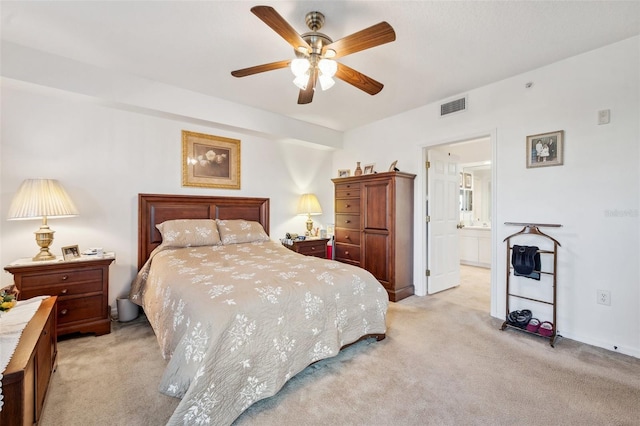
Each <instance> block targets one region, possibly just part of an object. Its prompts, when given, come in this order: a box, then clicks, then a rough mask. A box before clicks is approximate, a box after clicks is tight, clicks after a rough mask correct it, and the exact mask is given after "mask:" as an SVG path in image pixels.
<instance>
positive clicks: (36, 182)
mask: <svg viewBox="0 0 640 426" xmlns="http://www.w3.org/2000/svg"><path fill="white" fill-rule="evenodd" d="M70 216H78V210H77V209H76V206H75V205H74V204H73V201H71V198H69V195H67V193H66V191H65V190H64V188H63V187H62V185H60V182H58V181H57V180H55V179H27V180H25V181H24V182H22V185H20V188H19V189H18V193H17V194H16V195H15V196H14V197H13V200H12V201H11V206H10V207H9V214H8V217H7V219H8V220H20V219H40V218H42V226H40V229H38V230H37V231H36V232H34V234H35V235H36V242H37V243H38V245H39V246H40V252H39V253H38V254H37V255H35V256H34V257H33V260H35V261H41V260H53V259H55V258H56V257H55V256H54V255H52V254H51V252H50V251H49V246H50V245H51V243H52V242H53V234H54V232H55V231H52V230H51V229H50V228H49V226H48V225H47V218H58V217H70Z"/></svg>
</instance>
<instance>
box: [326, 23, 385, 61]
mask: <svg viewBox="0 0 640 426" xmlns="http://www.w3.org/2000/svg"><path fill="white" fill-rule="evenodd" d="M395 39H396V32H395V31H394V30H393V27H391V25H389V24H388V23H387V22H384V21H383V22H380V23H379V24H376V25H373V26H371V27H369V28H365V29H364V30H362V31H358V32H357V33H353V34H351V35H349V36H346V37H345V38H341V39H340V40H337V41H334V42H333V43H331V44H328V45H326V46H325V47H324V48H323V49H322V55H323V56H324V55H325V53H326V51H327V50H329V49H331V50H333V51H335V52H336V55H335V56H333V57H331V59H335V58H340V57H342V56H347V55H351V54H352V53H356V52H360V51H361V50H365V49H370V48H372V47H376V46H380V45H381V44H385V43H389V42H392V41H394V40H395ZM328 57H330V56H328Z"/></svg>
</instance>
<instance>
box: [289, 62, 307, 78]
mask: <svg viewBox="0 0 640 426" xmlns="http://www.w3.org/2000/svg"><path fill="white" fill-rule="evenodd" d="M310 65H311V64H310V63H309V60H308V59H307V58H297V59H294V60H292V61H291V72H292V73H293V75H295V76H296V77H301V76H303V75H305V74H307V71H309V67H310Z"/></svg>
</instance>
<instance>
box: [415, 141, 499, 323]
mask: <svg viewBox="0 0 640 426" xmlns="http://www.w3.org/2000/svg"><path fill="white" fill-rule="evenodd" d="M486 137H489V139H490V141H491V142H490V143H491V307H490V314H491V316H493V317H496V318H497V317H500V316H501V315H499V313H498V311H497V307H498V306H497V305H498V303H497V302H498V294H497V286H498V271H497V254H498V251H499V246H498V244H499V241H498V237H497V230H498V223H499V221H500V219H499V216H500V212H499V211H498V207H497V206H498V196H499V194H498V190H497V188H498V185H497V182H498V179H497V177H498V164H497V158H498V156H497V129H491V130H487V131H478V132H473V133H469V134H463V135H458V136H452V137H448V138H445V139H437V140H432V141H427V142H426V143H424V144H421V145H419V149H420V154H419V155H418V156H417V158H422V163H421V164H422V167H420V172H419V173H418V179H419V181H420V182H419V184H418V185H416V199H417V200H420V201H419V203H420V208H418V209H416V212H417V215H416V216H417V217H416V224H415V225H416V227H415V229H416V231H417V232H419V233H420V238H416V243H418V244H420V246H419V247H416V250H415V253H421V256H420V261H419V262H417V263H418V264H419V267H418V270H417V271H414V272H417V274H416V277H420V278H419V279H418V280H417V282H416V283H415V285H416V288H415V292H416V295H418V296H427V276H426V274H425V271H426V270H427V269H428V267H427V266H428V265H427V256H426V254H427V244H428V241H427V226H428V224H427V222H426V216H427V211H426V204H427V203H426V201H427V200H426V199H425V197H426V193H427V169H426V167H425V165H426V162H427V151H428V150H429V149H431V148H436V147H442V146H446V145H451V144H454V143H460V142H466V141H470V140H473V139H480V138H486Z"/></svg>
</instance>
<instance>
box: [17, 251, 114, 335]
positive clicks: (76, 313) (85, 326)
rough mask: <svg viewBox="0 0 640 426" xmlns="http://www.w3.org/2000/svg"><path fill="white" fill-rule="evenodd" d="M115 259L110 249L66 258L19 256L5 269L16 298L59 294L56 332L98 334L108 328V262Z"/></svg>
mask: <svg viewBox="0 0 640 426" xmlns="http://www.w3.org/2000/svg"><path fill="white" fill-rule="evenodd" d="M114 260H115V255H114V254H113V253H105V254H104V256H103V257H102V258H97V257H96V256H82V257H81V258H79V259H73V260H69V261H65V260H62V258H59V259H56V260H53V261H46V262H33V261H30V259H20V260H17V261H15V262H13V263H11V264H10V265H8V266H6V267H5V268H4V269H5V270H6V271H8V272H10V273H12V274H13V278H14V283H15V285H16V287H17V288H18V290H20V295H19V299H29V298H31V297H34V296H42V295H49V296H58V303H57V311H58V313H57V324H58V326H57V335H58V336H61V335H63V334H70V333H76V332H79V333H95V334H96V336H99V335H102V334H107V333H110V332H111V315H110V313H111V312H110V311H111V309H110V308H109V266H110V265H111V263H112V262H113V261H114Z"/></svg>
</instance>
